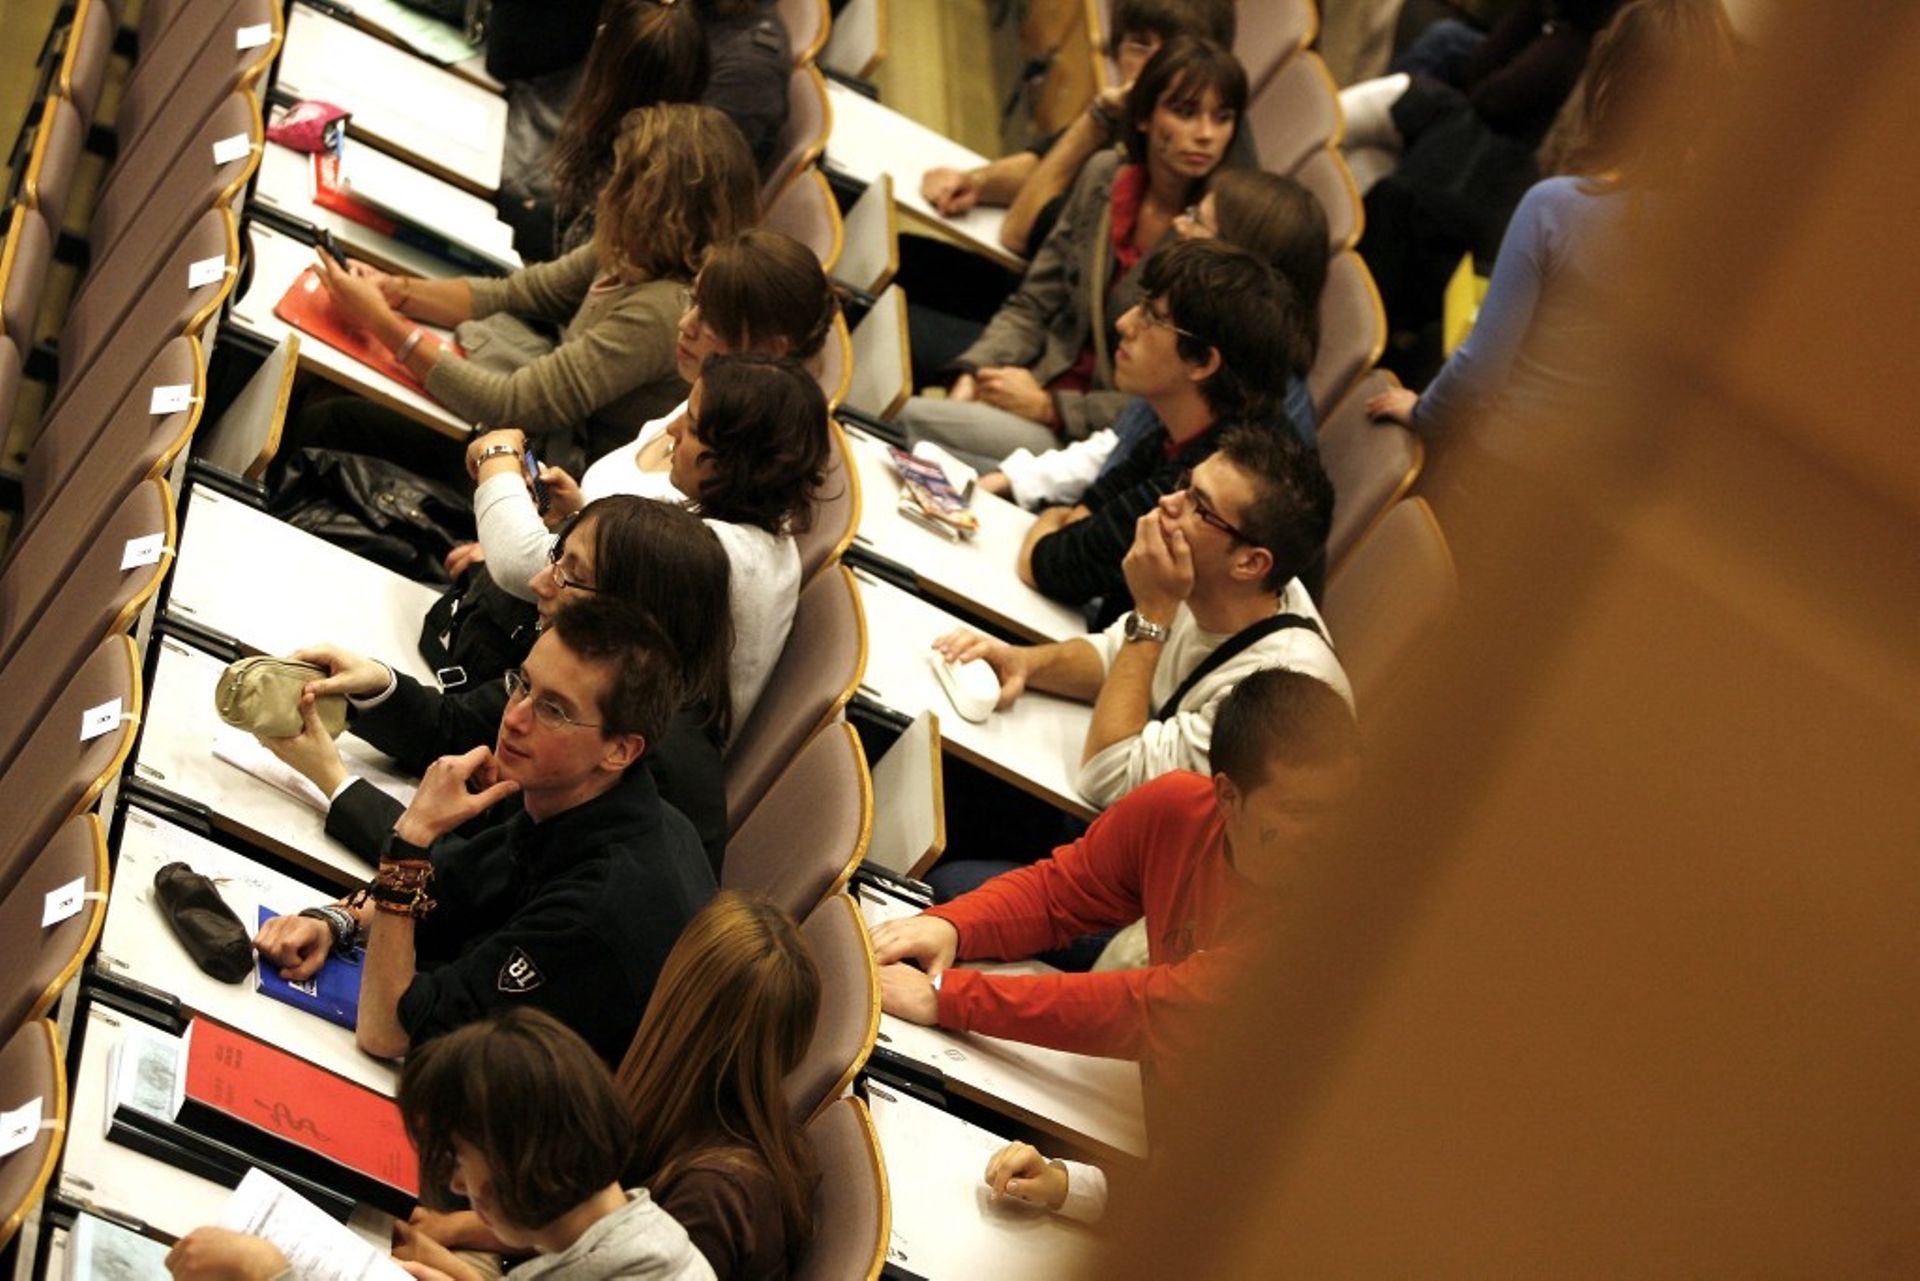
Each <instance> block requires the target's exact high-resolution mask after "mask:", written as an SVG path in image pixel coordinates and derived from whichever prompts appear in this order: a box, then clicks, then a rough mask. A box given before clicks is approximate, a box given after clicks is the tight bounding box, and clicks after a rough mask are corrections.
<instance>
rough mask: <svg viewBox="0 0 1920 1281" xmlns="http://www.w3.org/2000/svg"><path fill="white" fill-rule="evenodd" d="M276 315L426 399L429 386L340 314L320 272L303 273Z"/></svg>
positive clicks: (277, 307)
mask: <svg viewBox="0 0 1920 1281" xmlns="http://www.w3.org/2000/svg"><path fill="white" fill-rule="evenodd" d="M273 314H274V315H276V316H278V317H280V319H282V320H284V321H286V322H287V323H288V324H289V325H292V326H293V327H294V328H295V329H298V330H299V331H300V332H301V333H303V334H311V335H312V336H313V337H315V338H318V339H319V340H320V341H321V342H323V343H325V344H327V346H329V347H333V348H336V349H338V350H340V351H344V352H346V353H347V354H348V355H349V356H352V357H353V358H354V359H355V360H357V361H359V362H360V363H361V364H363V365H370V366H372V367H373V368H374V369H377V370H379V371H380V372H381V373H383V374H385V375H386V376H387V377H389V378H391V379H393V380H394V381H395V382H399V383H404V384H406V385H407V386H409V387H411V388H413V389H414V390H415V391H417V392H419V393H420V394H421V395H423V396H424V395H426V394H427V389H426V387H425V386H423V385H422V384H421V382H420V380H419V379H418V378H415V377H414V376H413V372H412V371H411V370H409V369H408V368H407V367H406V366H405V365H403V364H401V363H400V362H399V361H397V360H395V359H394V358H393V353H392V352H390V351H388V350H387V348H386V344H384V343H382V342H379V341H377V340H376V339H375V338H374V336H373V335H372V334H370V333H368V332H367V331H366V330H364V329H362V328H360V327H359V326H358V325H355V324H353V323H352V322H351V321H349V320H347V319H346V318H345V317H344V316H342V315H341V314H340V312H339V310H338V309H337V308H335V307H334V305H333V295H332V294H330V293H328V292H327V287H326V286H325V285H323V284H321V283H320V273H319V272H318V271H315V270H314V269H313V268H312V267H309V268H307V269H306V270H305V271H303V272H301V273H300V275H299V278H298V279H296V280H295V281H294V282H293V287H292V288H291V289H289V290H287V292H286V294H285V295H284V296H282V297H281V299H280V301H279V302H277V303H275V304H274V305H273ZM447 345H448V346H449V347H452V348H453V350H454V351H456V352H457V351H459V350H460V349H459V348H458V347H457V346H454V345H453V344H452V343H449V344H447Z"/></svg>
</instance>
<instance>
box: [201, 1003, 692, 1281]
mask: <svg viewBox="0 0 1920 1281" xmlns="http://www.w3.org/2000/svg"><path fill="white" fill-rule="evenodd" d="M398 1102H399V1105H400V1116H401V1119H402V1120H403V1122H404V1123H405V1125H406V1128H407V1137H408V1138H409V1139H411V1140H412V1141H413V1145H414V1148H415V1149H416V1150H417V1151H418V1153H419V1157H420V1176H421V1177H420V1187H421V1191H422V1193H423V1194H424V1196H425V1197H426V1199H427V1200H428V1201H430V1202H437V1203H440V1204H446V1203H448V1202H450V1201H452V1200H453V1199H454V1198H463V1199H465V1200H466V1201H467V1202H468V1203H469V1204H470V1205H471V1206H472V1207H473V1210H472V1211H471V1213H473V1214H475V1215H476V1216H478V1217H479V1218H480V1219H481V1220H482V1221H484V1222H485V1223H486V1224H487V1225H488V1227H489V1228H490V1229H491V1230H492V1232H493V1234H494V1236H496V1237H497V1238H499V1240H500V1241H501V1242H503V1243H506V1244H508V1245H510V1246H511V1248H512V1249H513V1250H514V1252H515V1253H519V1254H530V1255H532V1256H533V1257H532V1258H531V1259H530V1260H529V1261H528V1262H525V1263H522V1264H520V1265H519V1266H518V1267H515V1268H513V1269H512V1270H511V1271H510V1272H509V1273H508V1274H507V1275H509V1276H512V1277H517V1278H522V1279H523V1281H530V1279H531V1278H535V1277H563V1278H567V1279H568V1281H612V1279H613V1278H617V1277H619V1278H640V1277H644V1278H648V1279H649V1281H711V1278H712V1277H713V1269H712V1268H710V1267H708V1266H707V1263H706V1260H705V1258H703V1257H702V1255H701V1253H700V1251H699V1250H698V1249H696V1248H695V1246H694V1243H693V1241H692V1240H691V1239H690V1238H689V1237H688V1235H687V1231H686V1229H685V1228H684V1227H682V1226H681V1225H680V1224H679V1223H677V1222H675V1220H674V1219H673V1217H672V1215H671V1214H669V1213H668V1212H667V1210H666V1209H664V1208H663V1207H662V1206H661V1205H660V1204H659V1203H658V1202H656V1201H655V1200H654V1199H653V1198H652V1197H651V1196H649V1195H648V1192H647V1189H646V1188H644V1187H638V1186H630V1185H626V1184H625V1183H624V1181H623V1179H622V1174H623V1173H624V1171H625V1170H626V1168H627V1165H626V1163H627V1157H628V1154H629V1152H630V1151H631V1148H632V1144H631V1142H630V1137H629V1136H630V1131H629V1130H628V1127H627V1125H626V1115H625V1108H624V1106H623V1103H622V1101H621V1097H620V1091H619V1088H618V1087H617V1086H616V1085H615V1084H614V1081H613V1078H612V1077H611V1076H609V1075H608V1073H607V1069H606V1065H605V1064H603V1063H600V1062H599V1061H598V1060H596V1059H595V1057H594V1054H593V1050H592V1048H591V1047H590V1046H588V1045H587V1044H586V1043H585V1042H584V1041H582V1040H581V1039H580V1038H579V1037H578V1036H577V1035H575V1034H574V1033H573V1032H571V1031H569V1030H568V1029H567V1028H566V1027H565V1026H563V1025H562V1024H560V1023H558V1022H556V1021H555V1020H554V1019H552V1018H550V1017H548V1016H547V1015H545V1014H542V1013H541V1012H540V1011H538V1010H533V1009H526V1008H521V1009H516V1010H511V1011H508V1012H507V1013H505V1014H503V1015H500V1016H499V1017H497V1018H493V1019H488V1020H486V1021H484V1022H480V1023H473V1024H469V1025H468V1026H466V1027H464V1028H461V1029H460V1030H459V1031H457V1032H452V1033H449V1034H448V1035H447V1036H444V1037H442V1038H441V1039H439V1040H438V1041H435V1042H434V1043H433V1044H431V1045H428V1046H425V1047H423V1048H422V1049H421V1050H420V1051H419V1052H418V1053H416V1054H414V1055H412V1056H410V1057H409V1058H408V1060H407V1066H406V1069H405V1071H403V1072H402V1073H401V1074H400V1089H399V1098H398ZM405 1253H406V1252H405V1251H402V1252H400V1254H399V1255H397V1256H396V1257H402V1256H404V1254H405ZM403 1266H404V1267H406V1269H407V1271H408V1272H409V1273H411V1274H412V1275H413V1276H414V1277H416V1278H420V1281H442V1279H443V1278H447V1277H449V1276H450V1275H451V1273H449V1272H446V1271H442V1270H440V1269H437V1268H433V1267H430V1266H426V1265H423V1264H421V1263H418V1262H412V1261H406V1262H403ZM167 1270H168V1271H169V1272H171V1273H172V1274H173V1276H174V1277H175V1278H176V1281H271V1279H272V1278H276V1277H284V1276H290V1275H292V1273H291V1272H290V1270H289V1264H288V1262H287V1259H286V1256H285V1255H283V1254H281V1252H280V1250H279V1249H278V1248H277V1247H275V1246H274V1245H273V1244H272V1243H271V1242H268V1241H264V1240H262V1239H260V1238H259V1237H251V1236H246V1235H243V1234H241V1233H238V1232H233V1231H229V1230H227V1229H225V1228H213V1227H207V1228H196V1229H195V1230H194V1231H192V1232H189V1233H188V1234H187V1235H186V1236H184V1237H182V1238H181V1239H180V1241H179V1243H178V1244H177V1245H175V1246H174V1248H173V1250H172V1252H171V1253H169V1254H168V1255H167Z"/></svg>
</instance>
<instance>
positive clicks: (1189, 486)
mask: <svg viewBox="0 0 1920 1281" xmlns="http://www.w3.org/2000/svg"><path fill="white" fill-rule="evenodd" d="M1174 490H1175V491H1176V492H1181V491H1184V492H1185V493H1186V495H1187V501H1188V502H1190V503H1192V504H1193V514H1194V515H1196V516H1198V517H1199V518H1200V523H1201V524H1203V525H1211V526H1213V527H1214V528H1215V529H1217V530H1219V531H1220V532H1221V533H1223V534H1225V535H1227V536H1228V537H1229V538H1237V539H1239V540H1240V541H1241V542H1243V543H1251V542H1252V541H1253V539H1251V538H1249V537H1247V535H1246V534H1245V533H1244V532H1242V531H1241V529H1240V528H1239V527H1238V526H1236V525H1234V524H1232V523H1231V522H1229V521H1228V520H1227V518H1226V517H1225V516H1222V515H1221V514H1220V513H1219V512H1217V511H1215V510H1214V509H1213V504H1212V503H1211V502H1209V501H1208V499H1207V496H1206V495H1205V494H1203V493H1201V492H1200V491H1199V490H1197V489H1195V488H1194V487H1193V468H1191V467H1189V468H1187V469H1186V470H1185V471H1183V472H1181V473H1180V479H1179V480H1178V481H1177V482H1175V484H1174Z"/></svg>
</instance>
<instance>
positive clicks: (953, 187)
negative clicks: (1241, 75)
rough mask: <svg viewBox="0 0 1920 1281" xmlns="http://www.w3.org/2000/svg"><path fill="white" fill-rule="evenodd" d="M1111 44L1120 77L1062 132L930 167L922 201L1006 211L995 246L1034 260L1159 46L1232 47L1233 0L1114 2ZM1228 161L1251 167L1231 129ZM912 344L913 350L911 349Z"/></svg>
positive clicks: (945, 208)
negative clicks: (978, 161) (992, 154)
mask: <svg viewBox="0 0 1920 1281" xmlns="http://www.w3.org/2000/svg"><path fill="white" fill-rule="evenodd" d="M1109 26H1110V29H1111V31H1112V33H1113V34H1112V37H1111V44H1110V45H1109V47H1108V48H1107V49H1106V50H1105V52H1106V54H1107V56H1108V57H1110V58H1112V59H1113V62H1114V68H1115V70H1116V71H1117V72H1118V76H1117V77H1116V83H1114V84H1112V85H1109V86H1108V87H1107V88H1105V89H1102V90H1101V91H1100V92H1099V93H1097V94H1095V95H1094V97H1093V100H1092V101H1091V102H1089V103H1088V104H1087V109H1086V110H1085V111H1083V112H1082V113H1080V114H1079V115H1078V116H1076V117H1074V120H1073V122H1072V123H1071V124H1069V125H1068V126H1067V127H1066V128H1064V129H1061V130H1058V131H1057V132H1055V133H1051V134H1048V135H1046V136H1045V137H1043V138H1039V139H1036V140H1035V141H1034V142H1032V143H1030V144H1028V146H1027V148H1026V150H1024V151H1016V152H1014V153H1013V154H1012V155H1008V156H1002V157H1000V158H999V159H998V160H994V161H991V162H989V163H988V164H985V165H982V166H981V167H980V168H978V169H973V170H961V169H947V168H941V169H929V170H927V172H926V173H925V174H924V175H922V176H921V179H920V195H921V197H922V198H923V199H925V200H926V202H927V203H928V204H930V205H932V206H933V208H934V210H935V211H936V212H938V213H940V214H943V215H945V216H946V217H949V218H951V217H954V216H956V215H958V214H963V213H965V212H966V211H967V210H969V209H971V208H973V207H974V206H975V205H1005V206H1006V207H1007V216H1006V220H1005V221H1004V222H1002V223H1001V224H1000V243H1001V244H1002V245H1004V246H1005V247H1006V248H1007V250H1008V251H1009V252H1011V253H1014V254H1018V255H1019V256H1020V257H1022V258H1026V257H1029V256H1031V255H1032V254H1033V252H1034V250H1035V249H1037V248H1038V247H1039V245H1040V243H1041V242H1042V241H1044V240H1045V239H1046V238H1047V233H1048V232H1049V231H1050V230H1051V229H1052V227H1053V222H1054V218H1055V216H1056V215H1057V214H1058V212H1059V203H1060V199H1061V197H1062V196H1064V195H1065V194H1066V191H1067V188H1069V187H1071V186H1072V185H1073V180H1074V179H1075V178H1077V177H1078V176H1079V175H1080V170H1081V168H1082V167H1084V166H1085V165H1086V163H1087V161H1088V160H1090V159H1092V158H1093V156H1094V155H1095V154H1096V153H1098V152H1101V151H1104V150H1106V149H1107V148H1109V147H1111V146H1113V145H1114V144H1115V143H1116V142H1119V141H1120V140H1121V137H1120V123H1121V119H1122V117H1123V114H1124V112H1125V110H1126V105H1127V94H1128V92H1129V91H1130V90H1132V88H1133V85H1134V81H1136V80H1138V79H1139V77H1140V72H1141V70H1142V68H1144V67H1145V66H1146V65H1147V61H1148V60H1149V59H1150V58H1152V57H1153V55H1154V54H1156V53H1158V52H1160V47H1161V46H1162V45H1164V44H1166V43H1167V42H1168V41H1170V40H1174V39H1176V38H1178V37H1180V36H1191V37H1194V38H1196V39H1201V40H1211V41H1212V42H1213V43H1214V44H1216V45H1219V46H1220V47H1221V48H1222V49H1231V48H1233V35H1234V26H1235V23H1234V13H1233V3H1232V0H1114V4H1113V6H1112V21H1111V23H1110V24H1109ZM1231 152H1232V153H1233V159H1232V163H1235V164H1241V165H1246V166H1249V167H1251V166H1252V165H1253V163H1254V162H1253V157H1252V152H1251V150H1250V149H1248V148H1246V147H1245V146H1244V145H1243V144H1242V143H1241V142H1240V133H1239V131H1238V130H1236V131H1235V137H1234V143H1233V145H1232V147H1231ZM916 345H917V344H916Z"/></svg>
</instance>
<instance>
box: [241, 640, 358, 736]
mask: <svg viewBox="0 0 1920 1281" xmlns="http://www.w3.org/2000/svg"><path fill="white" fill-rule="evenodd" d="M326 674H327V673H326V670H325V669H324V668H320V667H315V666H314V665H313V664H312V663H296V662H294V661H293V660H292V659H288V658H272V657H268V656H264V655H263V656H260V657H257V658H242V659H239V660H237V661H235V662H232V663H229V664H228V665H227V670H226V671H224V672H221V673H220V680H219V682H218V683H217V684H215V685H214V687H213V705H214V707H215V708H216V709H218V711H219V713H220V719H221V720H223V721H225V722H226V723H227V724H229V725H235V726H238V727H239V728H241V729H243V730H246V731H247V732H249V733H252V734H258V735H260V736H261V737H262V738H291V737H293V736H294V735H295V734H298V733H299V732H300V691H301V689H302V688H304V687H305V685H306V683H307V682H308V681H310V680H315V679H318V678H319V677H322V676H325V675H326ZM314 710H315V711H316V712H318V713H319V715H320V725H321V727H322V728H323V729H325V730H326V731H327V733H328V734H330V735H332V736H334V737H338V736H339V734H340V731H342V730H344V729H345V728H346V727H347V700H346V698H345V696H343V695H340V694H322V695H321V696H320V697H319V699H318V700H316V701H315V704H314Z"/></svg>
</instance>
